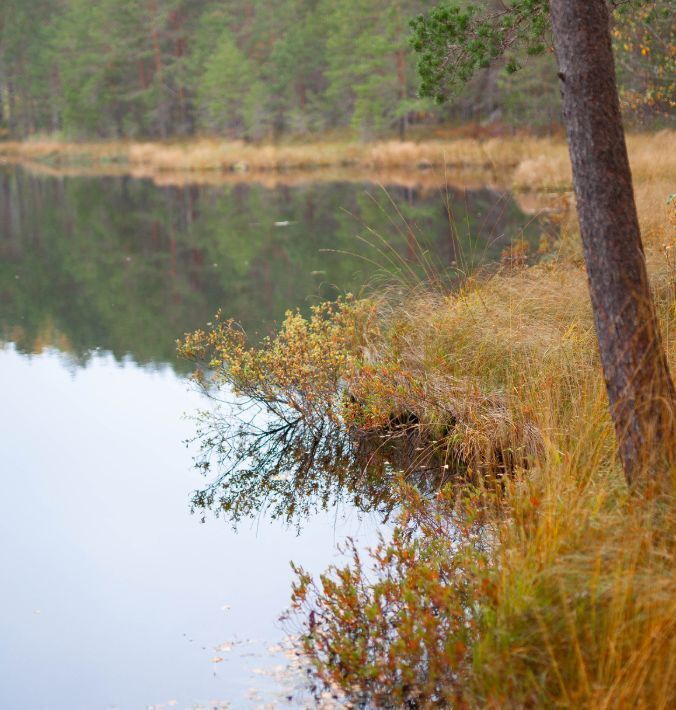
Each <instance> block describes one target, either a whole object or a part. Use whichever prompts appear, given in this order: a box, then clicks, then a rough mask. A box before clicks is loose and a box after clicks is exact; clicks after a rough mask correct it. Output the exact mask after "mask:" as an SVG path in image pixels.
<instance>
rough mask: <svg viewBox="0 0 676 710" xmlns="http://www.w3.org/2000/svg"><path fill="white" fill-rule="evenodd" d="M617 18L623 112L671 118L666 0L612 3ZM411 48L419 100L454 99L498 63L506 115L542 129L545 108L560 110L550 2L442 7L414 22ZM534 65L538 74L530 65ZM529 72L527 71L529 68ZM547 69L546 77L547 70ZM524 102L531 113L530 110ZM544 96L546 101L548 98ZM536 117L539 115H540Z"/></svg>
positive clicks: (456, 2)
mask: <svg viewBox="0 0 676 710" xmlns="http://www.w3.org/2000/svg"><path fill="white" fill-rule="evenodd" d="M608 4H609V6H610V9H611V11H613V12H614V18H615V23H614V33H613V34H614V39H615V52H616V57H617V61H618V64H619V68H620V71H619V79H620V84H621V94H622V96H623V98H624V103H625V106H626V107H628V108H629V109H630V110H632V111H634V112H636V113H641V112H642V113H643V114H644V115H645V114H652V115H655V114H658V115H661V116H662V117H664V116H666V115H667V110H668V108H670V107H671V102H673V79H672V77H673V54H674V52H673V24H672V23H671V22H670V14H669V8H668V5H669V3H665V2H663V1H662V0H609V3H608ZM411 27H412V30H413V34H412V38H411V44H412V46H413V49H414V50H415V52H416V53H417V54H418V73H419V76H420V94H421V96H428V97H433V98H434V99H435V100H436V101H437V102H438V103H444V102H445V101H447V100H449V97H450V96H452V94H453V92H454V91H459V90H460V89H463V90H466V89H465V85H466V84H467V83H468V82H470V80H471V79H472V77H473V76H475V75H476V74H477V73H478V72H480V71H481V70H487V69H488V68H489V67H490V66H492V65H495V64H498V65H500V66H501V67H502V68H503V72H504V74H505V75H506V76H507V77H511V76H513V75H515V74H517V73H518V74H522V73H525V74H526V77H525V79H523V80H519V79H517V80H516V81H514V80H513V79H511V78H510V79H504V80H503V81H502V82H501V89H502V91H501V94H502V96H504V103H503V109H504V113H505V114H506V115H507V116H510V114H511V117H512V120H514V121H516V122H518V121H519V119H521V120H523V119H524V118H525V119H526V122H527V125H538V122H539V121H540V120H541V118H538V115H537V114H538V113H539V114H540V116H541V115H542V109H543V108H544V109H545V111H546V115H548V116H549V117H550V118H549V121H548V122H549V123H551V122H552V121H551V117H552V116H553V115H554V114H555V113H556V112H557V109H558V99H557V96H556V94H557V87H556V81H555V70H554V66H553V63H552V62H551V61H547V62H544V63H543V62H542V61H539V62H534V61H533V58H535V57H541V56H542V55H547V54H551V44H552V42H551V38H550V36H549V3H548V0H509V1H507V2H492V1H491V0H483V1H482V2H464V1H462V0H452V1H447V2H444V3H442V4H441V5H438V6H437V7H435V8H433V9H432V10H430V11H429V12H428V13H426V14H421V15H418V17H417V18H415V19H414V20H413V21H412V23H411ZM533 64H535V70H533V68H530V69H529V65H533ZM524 67H525V69H524ZM543 67H546V69H547V71H546V74H545V75H542V68H543ZM522 92H525V96H526V102H527V103H530V104H531V106H532V107H533V111H529V110H528V108H527V106H526V105H524V99H523V98H522ZM542 94H544V97H543V96H542ZM534 113H535V115H534Z"/></svg>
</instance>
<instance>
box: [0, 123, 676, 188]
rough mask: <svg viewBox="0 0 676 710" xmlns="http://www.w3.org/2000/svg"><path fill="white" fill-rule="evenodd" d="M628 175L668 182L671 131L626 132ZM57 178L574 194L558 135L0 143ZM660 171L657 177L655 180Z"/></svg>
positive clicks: (674, 134)
mask: <svg viewBox="0 0 676 710" xmlns="http://www.w3.org/2000/svg"><path fill="white" fill-rule="evenodd" d="M627 144H628V149H629V154H630V160H631V164H632V171H633V173H634V175H635V176H636V177H637V178H638V179H639V180H640V179H642V178H649V179H651V180H654V179H655V177H657V176H659V177H661V178H663V179H664V180H669V181H670V180H671V175H672V173H671V168H672V163H673V161H671V160H664V161H662V163H661V164H656V162H655V156H656V155H660V156H667V155H673V154H674V153H675V152H676V131H672V130H669V129H664V130H662V131H659V132H656V133H634V134H629V135H628V136H627ZM3 163H4V164H18V165H22V166H24V167H26V168H27V169H29V170H31V171H32V172H35V173H42V174H48V175H55V176H69V175H70V176H75V175H83V176H85V175H89V176H106V175H118V176H122V175H128V176H131V177H138V178H141V179H152V180H153V181H154V182H156V183H157V184H158V185H185V184H191V183H199V184H223V183H241V182H259V183H261V184H263V185H265V186H273V187H274V186H276V185H296V184H303V183H307V182H311V181H329V180H338V181H341V180H347V181H350V182H360V181H361V182H373V183H380V184H383V185H401V186H404V187H412V188H422V189H426V188H429V189H433V188H439V187H444V186H457V187H460V188H462V187H465V188H467V187H475V186H486V187H495V188H496V189H509V190H519V191H525V192H528V191H551V192H556V191H559V192H560V191H566V190H570V188H571V170H570V161H569V158H568V148H567V145H566V142H565V140H563V139H562V138H537V137H532V136H531V137H529V136H509V137H503V138H496V137H490V138H464V137H461V138H457V139H426V140H420V141H416V142H414V141H404V142H400V141H393V140H387V141H379V142H373V143H357V142H349V141H342V142H340V141H333V142H329V141H326V142H313V143H307V144H298V145H295V144H288V145H286V144H282V145H273V144H260V145H253V144H247V143H244V142H242V141H225V140H222V139H218V138H201V139H194V140H190V141H184V142H175V141H174V142H168V141H165V142H159V141H158V142H134V141H106V142H98V143H96V142H82V143H76V142H65V141H59V140H55V139H49V138H44V139H41V140H28V141H0V165H2V164H3ZM656 173H657V174H659V175H656Z"/></svg>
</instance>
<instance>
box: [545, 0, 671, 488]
mask: <svg viewBox="0 0 676 710" xmlns="http://www.w3.org/2000/svg"><path fill="white" fill-rule="evenodd" d="M550 12H551V20H552V29H553V33H554V46H555V50H556V56H557V60H558V64H559V79H560V86H561V93H562V97H563V114H564V122H565V125H566V132H567V135H568V147H569V151H570V158H571V162H572V166H573V183H574V188H575V197H576V200H577V213H578V217H579V222H580V231H581V234H582V243H583V247H584V256H585V262H586V265H587V275H588V281H589V290H590V293H591V302H592V308H593V311H594V321H595V324H596V331H597V336H598V342H599V350H600V355H601V362H602V365H603V373H604V377H605V382H606V388H607V391H608V398H609V403H610V411H611V416H612V419H613V423H614V426H615V432H616V435H617V440H618V446H619V453H620V459H621V462H622V466H623V468H624V472H625V476H626V478H627V481H628V483H629V484H630V485H632V486H639V487H640V488H644V487H645V486H646V485H655V484H657V485H660V486H662V485H664V484H665V483H666V484H667V485H668V484H669V483H670V481H671V476H670V475H669V471H670V465H671V466H673V465H674V459H675V458H676V429H675V427H676V424H675V416H676V400H675V396H674V385H673V382H672V380H671V376H670V374H669V365H668V362H667V359H666V356H665V353H664V349H663V347H662V342H661V339H660V334H659V327H658V323H657V318H656V313H655V307H654V303H653V299H652V296H651V291H650V284H649V281H648V273H647V269H646V263H645V255H644V251H643V244H642V242H641V233H640V229H639V224H638V216H637V213H636V205H635V202H634V192H633V186H632V178H631V171H630V168H629V160H628V157H627V148H626V144H625V139H624V130H623V127H622V117H621V114H620V105H619V99H618V95H617V86H616V79H615V66H614V60H613V53H612V45H611V38H610V17H609V13H608V8H607V6H606V2H605V0H550ZM672 470H673V469H672Z"/></svg>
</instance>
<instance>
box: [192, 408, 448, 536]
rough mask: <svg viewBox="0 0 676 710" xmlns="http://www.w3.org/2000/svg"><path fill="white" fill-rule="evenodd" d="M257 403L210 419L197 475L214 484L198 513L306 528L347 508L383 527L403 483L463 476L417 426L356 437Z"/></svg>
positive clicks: (328, 421)
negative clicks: (372, 516) (322, 514)
mask: <svg viewBox="0 0 676 710" xmlns="http://www.w3.org/2000/svg"><path fill="white" fill-rule="evenodd" d="M252 406H253V405H251V404H250V403H246V402H244V403H236V402H235V403H233V405H232V406H231V407H230V408H228V409H226V410H223V409H221V408H216V409H213V410H209V411H207V412H203V413H202V414H201V415H199V416H198V417H197V418H196V419H197V422H198V425H197V433H196V436H195V442H196V443H197V444H198V446H199V450H200V451H199V455H198V456H196V459H195V461H196V468H197V469H199V470H200V471H201V472H202V473H203V475H204V476H205V477H206V479H207V484H206V485H205V486H203V487H201V488H199V489H198V490H197V491H196V492H195V494H194V496H193V509H194V510H198V511H201V512H202V520H204V519H205V517H204V513H205V512H206V511H208V510H209V511H212V512H214V513H215V514H216V515H223V516H224V517H225V518H226V519H227V520H228V521H230V522H232V523H238V522H239V521H241V520H242V519H243V518H247V517H250V518H255V517H257V516H259V515H265V516H268V517H271V518H273V519H276V518H281V519H282V520H284V521H285V522H286V523H291V524H295V525H297V526H298V527H299V528H300V526H301V524H304V523H305V521H306V519H307V518H308V517H309V516H310V515H312V514H316V513H317V512H319V511H327V510H331V509H334V508H335V507H336V506H338V505H339V504H341V503H344V504H347V505H349V506H350V507H353V508H355V509H356V510H358V511H361V512H363V513H367V512H368V513H377V514H378V515H379V516H380V518H381V519H382V520H383V521H386V520H387V519H388V518H389V515H390V513H391V512H392V510H393V509H394V508H395V506H396V505H397V501H398V498H397V495H396V491H397V479H398V478H399V476H400V475H403V474H405V475H406V479H407V481H408V482H409V483H411V484H414V485H416V487H417V488H418V489H419V490H421V491H423V492H429V491H433V490H437V489H438V488H439V486H441V485H442V484H443V483H444V482H445V480H446V479H447V478H448V477H449V476H450V475H452V474H456V473H457V472H458V469H457V468H454V469H453V470H450V469H449V466H448V465H446V463H447V460H448V459H447V453H446V451H445V450H443V449H441V450H440V449H436V448H435V447H434V446H432V447H430V446H429V445H428V442H426V441H425V440H423V437H422V436H420V435H419V430H418V429H417V427H416V426H415V425H412V424H411V423H405V422H402V423H401V424H400V425H398V426H397V425H396V424H394V423H393V424H392V426H391V427H390V428H389V429H388V432H387V435H385V434H383V435H380V434H379V433H378V432H377V431H376V432H374V433H372V434H370V435H365V434H357V433H355V432H352V431H348V430H346V429H345V428H344V427H343V426H341V424H340V422H339V421H338V420H337V419H336V418H335V417H322V416H321V413H319V414H318V415H317V416H315V417H308V416H302V415H298V413H297V412H293V411H291V410H288V411H283V412H279V411H274V412H272V413H270V412H268V413H267V416H265V415H264V413H263V412H262V411H260V409H256V410H255V411H253V412H252Z"/></svg>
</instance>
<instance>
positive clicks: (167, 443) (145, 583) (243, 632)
mask: <svg viewBox="0 0 676 710" xmlns="http://www.w3.org/2000/svg"><path fill="white" fill-rule="evenodd" d="M392 202H393V203H394V204H395V205H396V206H397V207H396V209H395V208H393V206H392ZM449 213H450V214H452V215H453V216H452V218H451V220H449ZM528 222H529V218H528V217H527V216H526V215H524V214H522V213H521V212H520V210H519V209H518V207H517V205H516V203H515V202H514V201H513V200H512V199H511V197H510V196H509V195H507V194H504V193H500V192H495V191H492V190H488V189H482V190H475V191H471V192H468V191H462V190H456V191H453V190H444V191H443V192H440V191H428V192H426V193H423V192H421V191H418V190H414V189H411V188H397V187H389V188H388V190H387V194H385V192H384V191H383V190H382V189H381V188H378V187H376V186H372V185H367V184H359V183H333V184H331V183H329V184H312V183H311V182H308V184H306V185H302V186H294V187H278V188H276V189H266V188H264V187H262V186H256V185H244V184H242V185H235V186H232V185H229V186H220V187H219V186H211V187H197V186H194V185H192V186H190V185H189V186H181V187H164V188H162V187H157V186H155V185H154V184H152V183H151V182H149V181H139V180H131V179H129V178H93V177H88V178H77V177H70V178H56V177H52V178H44V177H37V176H34V175H31V174H29V173H27V172H24V171H22V170H20V169H9V168H7V169H4V171H3V170H0V230H1V232H0V392H1V393H2V407H1V409H0V432H1V433H0V470H1V471H2V488H3V492H2V496H0V564H1V569H2V591H1V592H0V602H1V603H0V628H1V629H2V636H1V640H0V707H2V708H5V707H6V708H58V709H61V708H64V709H65V708H72V709H77V708H87V709H89V708H113V707H115V708H144V707H147V706H155V705H156V706H164V707H194V706H198V705H199V704H202V705H203V706H208V704H209V703H213V702H214V701H222V702H228V703H230V704H231V707H235V708H238V707H242V708H248V707H258V706H260V704H261V703H263V702H264V701H266V702H276V703H277V705H278V706H279V707H283V706H285V705H286V704H287V703H286V701H285V700H284V693H285V688H284V684H283V683H280V682H279V681H275V680H272V679H270V678H269V677H268V676H267V675H266V674H265V673H262V671H265V670H266V669H270V668H273V667H275V666H277V665H280V664H283V663H284V659H283V658H279V657H275V655H274V653H271V652H270V650H269V649H270V647H271V646H274V645H275V644H277V643H278V642H279V641H280V639H282V638H283V635H284V633H283V630H282V629H281V627H280V625H279V623H278V622H277V617H278V615H279V613H280V612H281V611H282V610H283V609H284V607H285V606H286V604H287V602H288V596H289V585H290V581H291V578H292V577H291V571H290V568H289V560H291V559H293V560H294V561H296V562H298V563H300V564H301V565H302V566H304V567H305V568H307V569H309V570H311V571H314V572H319V571H321V570H322V569H324V568H325V567H326V566H327V565H328V564H330V563H331V562H335V561H337V560H339V557H338V552H337V549H336V544H337V543H339V542H340V541H341V540H342V539H344V537H345V536H347V535H352V536H354V537H356V538H357V539H358V541H359V544H360V545H369V544H372V543H373V542H374V541H375V539H376V535H377V532H378V529H379V521H378V518H377V517H376V516H375V514H374V515H371V516H369V515H363V514H362V515H358V514H357V513H356V511H355V510H354V509H352V508H351V507H350V505H349V504H347V503H344V504H337V505H336V507H335V509H333V508H332V509H330V510H328V511H326V512H322V513H318V514H316V515H314V516H312V517H310V518H309V519H307V520H305V521H304V522H303V524H302V528H301V531H300V534H298V533H297V530H296V528H295V527H291V528H289V527H286V526H285V525H283V524H282V523H281V522H279V521H271V520H269V519H268V517H267V516H266V515H265V512H264V511H262V512H261V514H260V515H259V516H258V517H257V518H256V519H255V520H253V521H250V522H247V521H245V522H243V523H240V525H239V526H238V527H237V529H236V530H233V529H232V527H231V526H230V525H229V524H228V521H224V520H222V519H219V520H216V519H210V518H209V517H207V521H206V523H205V524H200V522H199V519H198V517H197V516H191V515H190V512H189V501H190V494H191V491H192V490H194V489H195V488H196V487H198V486H200V484H201V483H202V482H203V481H202V479H201V478H200V477H199V475H198V474H197V473H195V471H194V470H193V469H192V465H191V463H192V461H191V451H190V450H189V448H186V446H185V445H184V443H183V442H184V441H185V440H186V439H187V438H189V437H190V436H191V434H192V433H193V429H194V427H193V424H192V423H191V422H190V421H189V420H186V419H185V418H184V416H183V415H184V414H185V413H190V412H194V411H195V410H197V409H200V408H204V407H205V406H209V405H208V402H206V401H205V400H204V398H203V397H202V396H201V395H200V394H198V393H197V392H195V391H193V390H191V388H190V387H189V385H188V383H187V380H186V374H187V372H188V371H189V367H188V366H187V365H186V364H185V363H180V362H177V361H176V360H175V358H174V347H175V339H176V338H177V337H180V335H181V334H182V333H183V332H185V331H187V330H191V329H194V328H197V327H200V326H202V325H203V324H204V323H205V322H206V321H208V320H209V319H210V318H211V317H212V316H213V314H214V312H215V311H216V310H217V309H218V308H222V309H223V312H224V314H226V315H227V316H229V317H234V318H236V319H237V320H239V321H241V322H242V323H244V324H245V326H246V327H247V328H248V329H249V330H250V331H251V332H256V333H259V334H260V333H265V332H268V331H269V329H270V328H271V327H272V325H273V324H274V323H275V322H276V321H279V319H280V318H281V317H282V316H283V313H284V311H285V309H287V308H291V307H296V306H299V307H301V308H306V307H307V305H308V304H309V303H312V302H315V301H316V300H318V299H319V298H325V297H333V296H335V295H336V294H337V293H340V292H344V291H347V290H357V289H358V288H359V287H360V285H361V284H363V283H365V282H366V281H368V280H369V279H370V278H372V277H373V275H374V273H375V272H376V271H377V265H381V266H382V265H384V259H383V257H382V254H381V255H378V254H377V253H374V249H373V247H369V246H368V245H366V244H364V243H363V242H362V241H360V239H359V238H358V235H362V236H364V237H366V238H369V239H371V242H372V243H373V239H372V237H373V236H374V233H377V234H379V235H382V236H383V237H385V238H386V240H387V241H388V243H389V244H390V245H392V246H393V247H394V248H395V249H396V250H397V252H398V253H399V254H400V255H401V256H402V258H404V259H408V260H410V261H414V257H415V254H416V250H419V248H420V247H419V245H418V244H416V241H417V240H418V239H421V240H423V248H425V249H428V250H429V252H430V254H431V256H432V258H433V259H434V261H435V263H436V264H438V265H439V266H440V267H441V268H444V267H445V266H448V265H449V264H450V263H451V262H453V261H456V262H457V261H462V259H465V260H468V261H475V262H479V261H482V260H486V259H493V258H496V257H497V256H498V255H499V254H500V252H501V250H502V249H503V248H504V247H505V246H506V245H507V244H508V242H509V240H510V239H511V238H513V237H521V236H524V235H523V234H522V232H521V229H522V227H523V226H524V225H526V224H527V223H528ZM539 229H540V227H539V226H538V225H534V224H533V225H531V226H530V227H528V228H527V230H526V232H525V236H526V238H528V239H532V240H535V239H537V236H538V234H539V231H538V230H539ZM369 230H372V231H369ZM412 235H415V238H413V236H412ZM422 235H425V237H423V236H422ZM377 239H379V237H377ZM325 250H332V251H325ZM461 253H462V255H463V256H462V257H461ZM356 255H361V256H362V257H366V258H367V259H368V260H364V259H363V258H358V257H357V256H356ZM371 260H374V261H376V262H377V264H376V265H373V264H372V263H371ZM226 642H227V643H231V642H235V645H234V646H233V648H232V650H229V651H228V650H223V649H224V648H225V649H227V648H228V646H222V647H221V650H217V647H218V646H219V645H221V644H224V643H226ZM214 657H222V658H223V659H224V660H223V661H221V662H218V663H214V662H212V659H213V658H214Z"/></svg>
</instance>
